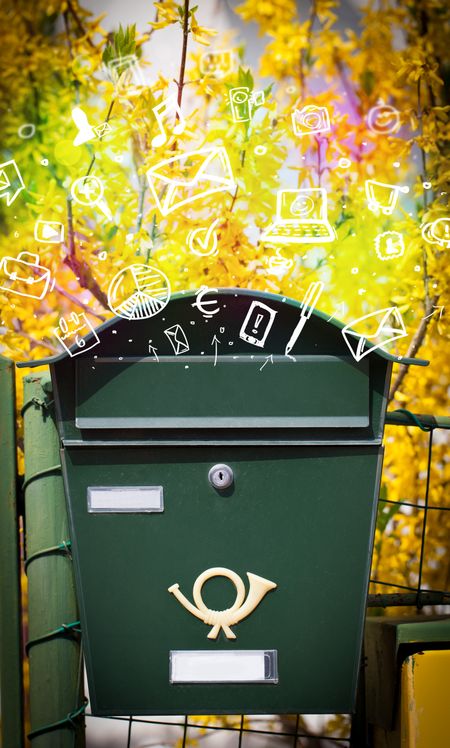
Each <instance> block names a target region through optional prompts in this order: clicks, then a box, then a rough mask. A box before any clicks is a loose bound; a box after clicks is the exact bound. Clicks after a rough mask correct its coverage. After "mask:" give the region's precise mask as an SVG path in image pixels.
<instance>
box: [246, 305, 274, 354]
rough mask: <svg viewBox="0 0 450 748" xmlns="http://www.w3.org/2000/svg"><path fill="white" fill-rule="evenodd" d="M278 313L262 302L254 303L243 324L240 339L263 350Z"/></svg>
mask: <svg viewBox="0 0 450 748" xmlns="http://www.w3.org/2000/svg"><path fill="white" fill-rule="evenodd" d="M275 315H276V311H275V310H274V309H271V308H270V307H269V306H266V305H265V304H262V303H261V302H260V301H252V304H251V307H250V309H249V310H248V312H247V316H246V318H245V320H244V322H243V324H242V327H241V329H240V332H239V337H240V338H241V339H242V340H245V342H246V343H251V344H252V345H257V346H258V348H263V347H264V343H265V342H266V338H267V336H268V334H269V332H270V328H271V327H272V325H273V322H274V319H275Z"/></svg>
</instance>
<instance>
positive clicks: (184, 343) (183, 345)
mask: <svg viewBox="0 0 450 748" xmlns="http://www.w3.org/2000/svg"><path fill="white" fill-rule="evenodd" d="M164 333H165V335H166V336H167V338H168V339H169V343H170V345H171V346H172V348H173V351H174V353H175V356H180V355H181V354H182V353H187V352H188V351H189V343H188V339H187V337H186V333H185V332H184V330H183V328H182V327H181V325H173V326H172V327H168V328H167V330H164Z"/></svg>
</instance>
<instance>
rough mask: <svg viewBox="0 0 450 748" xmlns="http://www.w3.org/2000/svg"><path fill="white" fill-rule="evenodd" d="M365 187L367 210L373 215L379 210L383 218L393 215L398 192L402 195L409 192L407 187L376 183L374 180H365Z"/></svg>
mask: <svg viewBox="0 0 450 748" xmlns="http://www.w3.org/2000/svg"><path fill="white" fill-rule="evenodd" d="M365 186H366V196H367V202H368V207H369V210H371V211H372V212H373V213H378V211H379V210H381V212H382V213H384V215H385V216H390V215H391V213H393V211H394V208H395V206H396V205H397V201H398V198H399V195H400V192H403V193H404V194H406V193H407V192H409V187H399V186H398V185H397V184H386V183H385V182H377V181H376V180H375V179H367V180H366V185H365Z"/></svg>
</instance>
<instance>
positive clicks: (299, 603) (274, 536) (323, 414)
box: [34, 289, 408, 715]
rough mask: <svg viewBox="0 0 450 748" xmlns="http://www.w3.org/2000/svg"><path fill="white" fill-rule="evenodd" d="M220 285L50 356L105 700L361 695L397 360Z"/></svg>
mask: <svg viewBox="0 0 450 748" xmlns="http://www.w3.org/2000/svg"><path fill="white" fill-rule="evenodd" d="M208 300H209V303H208V304H207V305H206V304H204V303H202V300H200V301H199V297H198V296H197V297H196V296H195V294H194V293H191V292H189V293H188V292H186V293H181V294H177V295H174V296H173V297H172V299H171V300H170V302H169V303H168V304H167V306H166V307H165V308H164V309H163V311H161V312H160V313H159V314H157V315H156V316H153V317H151V318H150V319H145V320H142V319H136V320H128V319H119V318H115V319H113V320H111V321H109V322H107V323H106V324H104V325H103V326H102V327H101V328H100V329H99V330H97V334H98V338H96V337H93V336H92V335H91V337H88V338H86V339H83V340H82V341H81V343H80V341H78V346H80V345H81V347H77V345H75V346H73V347H72V348H71V349H70V350H69V353H65V354H62V355H60V356H56V357H54V358H52V359H49V360H48V363H50V368H51V373H52V381H53V388H54V396H55V401H56V406H57V419H58V426H59V432H60V436H61V455H62V465H63V473H64V481H65V489H66V495H67V503H68V510H69V515H70V526H71V535H72V543H73V552H74V562H75V568H76V579H77V588H78V597H79V604H80V615H81V624H82V631H83V641H84V649H85V656H86V667H87V673H88V679H89V689H90V696H91V702H92V710H93V713H95V714H97V715H128V714H134V715H139V714H160V715H162V714H167V715H169V714H208V713H210V714H215V713H232V714H235V713H249V714H255V713H299V712H300V713H326V712H351V711H352V710H353V708H354V703H355V691H356V683H357V675H358V665H359V658H360V650H361V641H362V634H363V623H364V613H365V603H366V593H367V586H368V578H369V570H370V559H371V548H372V540H373V532H374V521H375V512H376V504H377V497H378V489H379V480H380V472H381V464H382V454H383V448H382V446H381V439H382V433H383V425H384V417H385V410H386V393H387V390H388V385H389V381H390V373H391V366H392V361H394V360H396V359H395V358H394V357H393V356H391V355H389V354H386V353H384V352H382V351H380V350H375V351H371V352H370V355H367V356H364V357H362V358H361V360H359V361H358V362H357V361H356V360H355V358H354V357H353V356H352V355H351V353H350V351H349V348H348V346H347V344H346V341H345V340H344V337H343V335H342V334H341V332H342V330H341V328H342V325H340V324H338V323H335V322H327V321H326V317H325V316H324V315H322V314H320V313H318V312H314V313H313V314H312V315H311V316H310V318H309V319H307V321H306V324H305V325H304V329H303V330H302V332H301V335H300V336H299V337H298V339H297V341H296V342H295V343H294V344H293V347H292V350H290V351H289V355H285V352H286V345H287V342H288V340H289V339H290V337H291V335H292V332H293V330H295V328H296V326H297V324H298V322H299V318H300V310H301V305H300V304H298V303H297V302H295V301H293V300H291V299H287V298H283V297H280V296H274V295H271V294H265V293H259V292H253V291H248V290H239V289H220V291H217V292H214V293H211V292H210V293H209V296H208ZM203 301H204V297H203ZM304 311H305V310H303V312H304ZM80 353H81V354H82V355H77V354H80ZM34 363H35V364H37V363H38V362H34ZM39 363H42V362H39ZM407 363H408V362H407Z"/></svg>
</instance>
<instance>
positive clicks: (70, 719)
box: [24, 374, 84, 748]
mask: <svg viewBox="0 0 450 748" xmlns="http://www.w3.org/2000/svg"><path fill="white" fill-rule="evenodd" d="M24 430H25V484H24V491H25V518H26V548H27V561H26V567H27V574H28V604H29V640H28V642H27V645H26V646H27V651H28V655H29V659H30V719H31V733H30V735H29V737H30V740H31V741H32V745H33V748H73V746H74V745H76V746H78V747H80V746H82V745H83V744H84V729H83V722H84V720H83V711H84V710H83V701H82V669H81V647H80V641H79V635H78V632H79V628H78V621H77V619H78V612H77V603H76V597H75V589H74V580H73V570H72V561H71V557H70V542H69V535H68V522H67V512H66V504H65V498H64V488H63V482H62V477H61V468H60V455H59V438H58V433H57V430H56V425H55V420H54V413H53V398H52V389H51V382H50V379H49V376H48V375H46V374H37V375H32V376H26V377H25V379H24Z"/></svg>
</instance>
